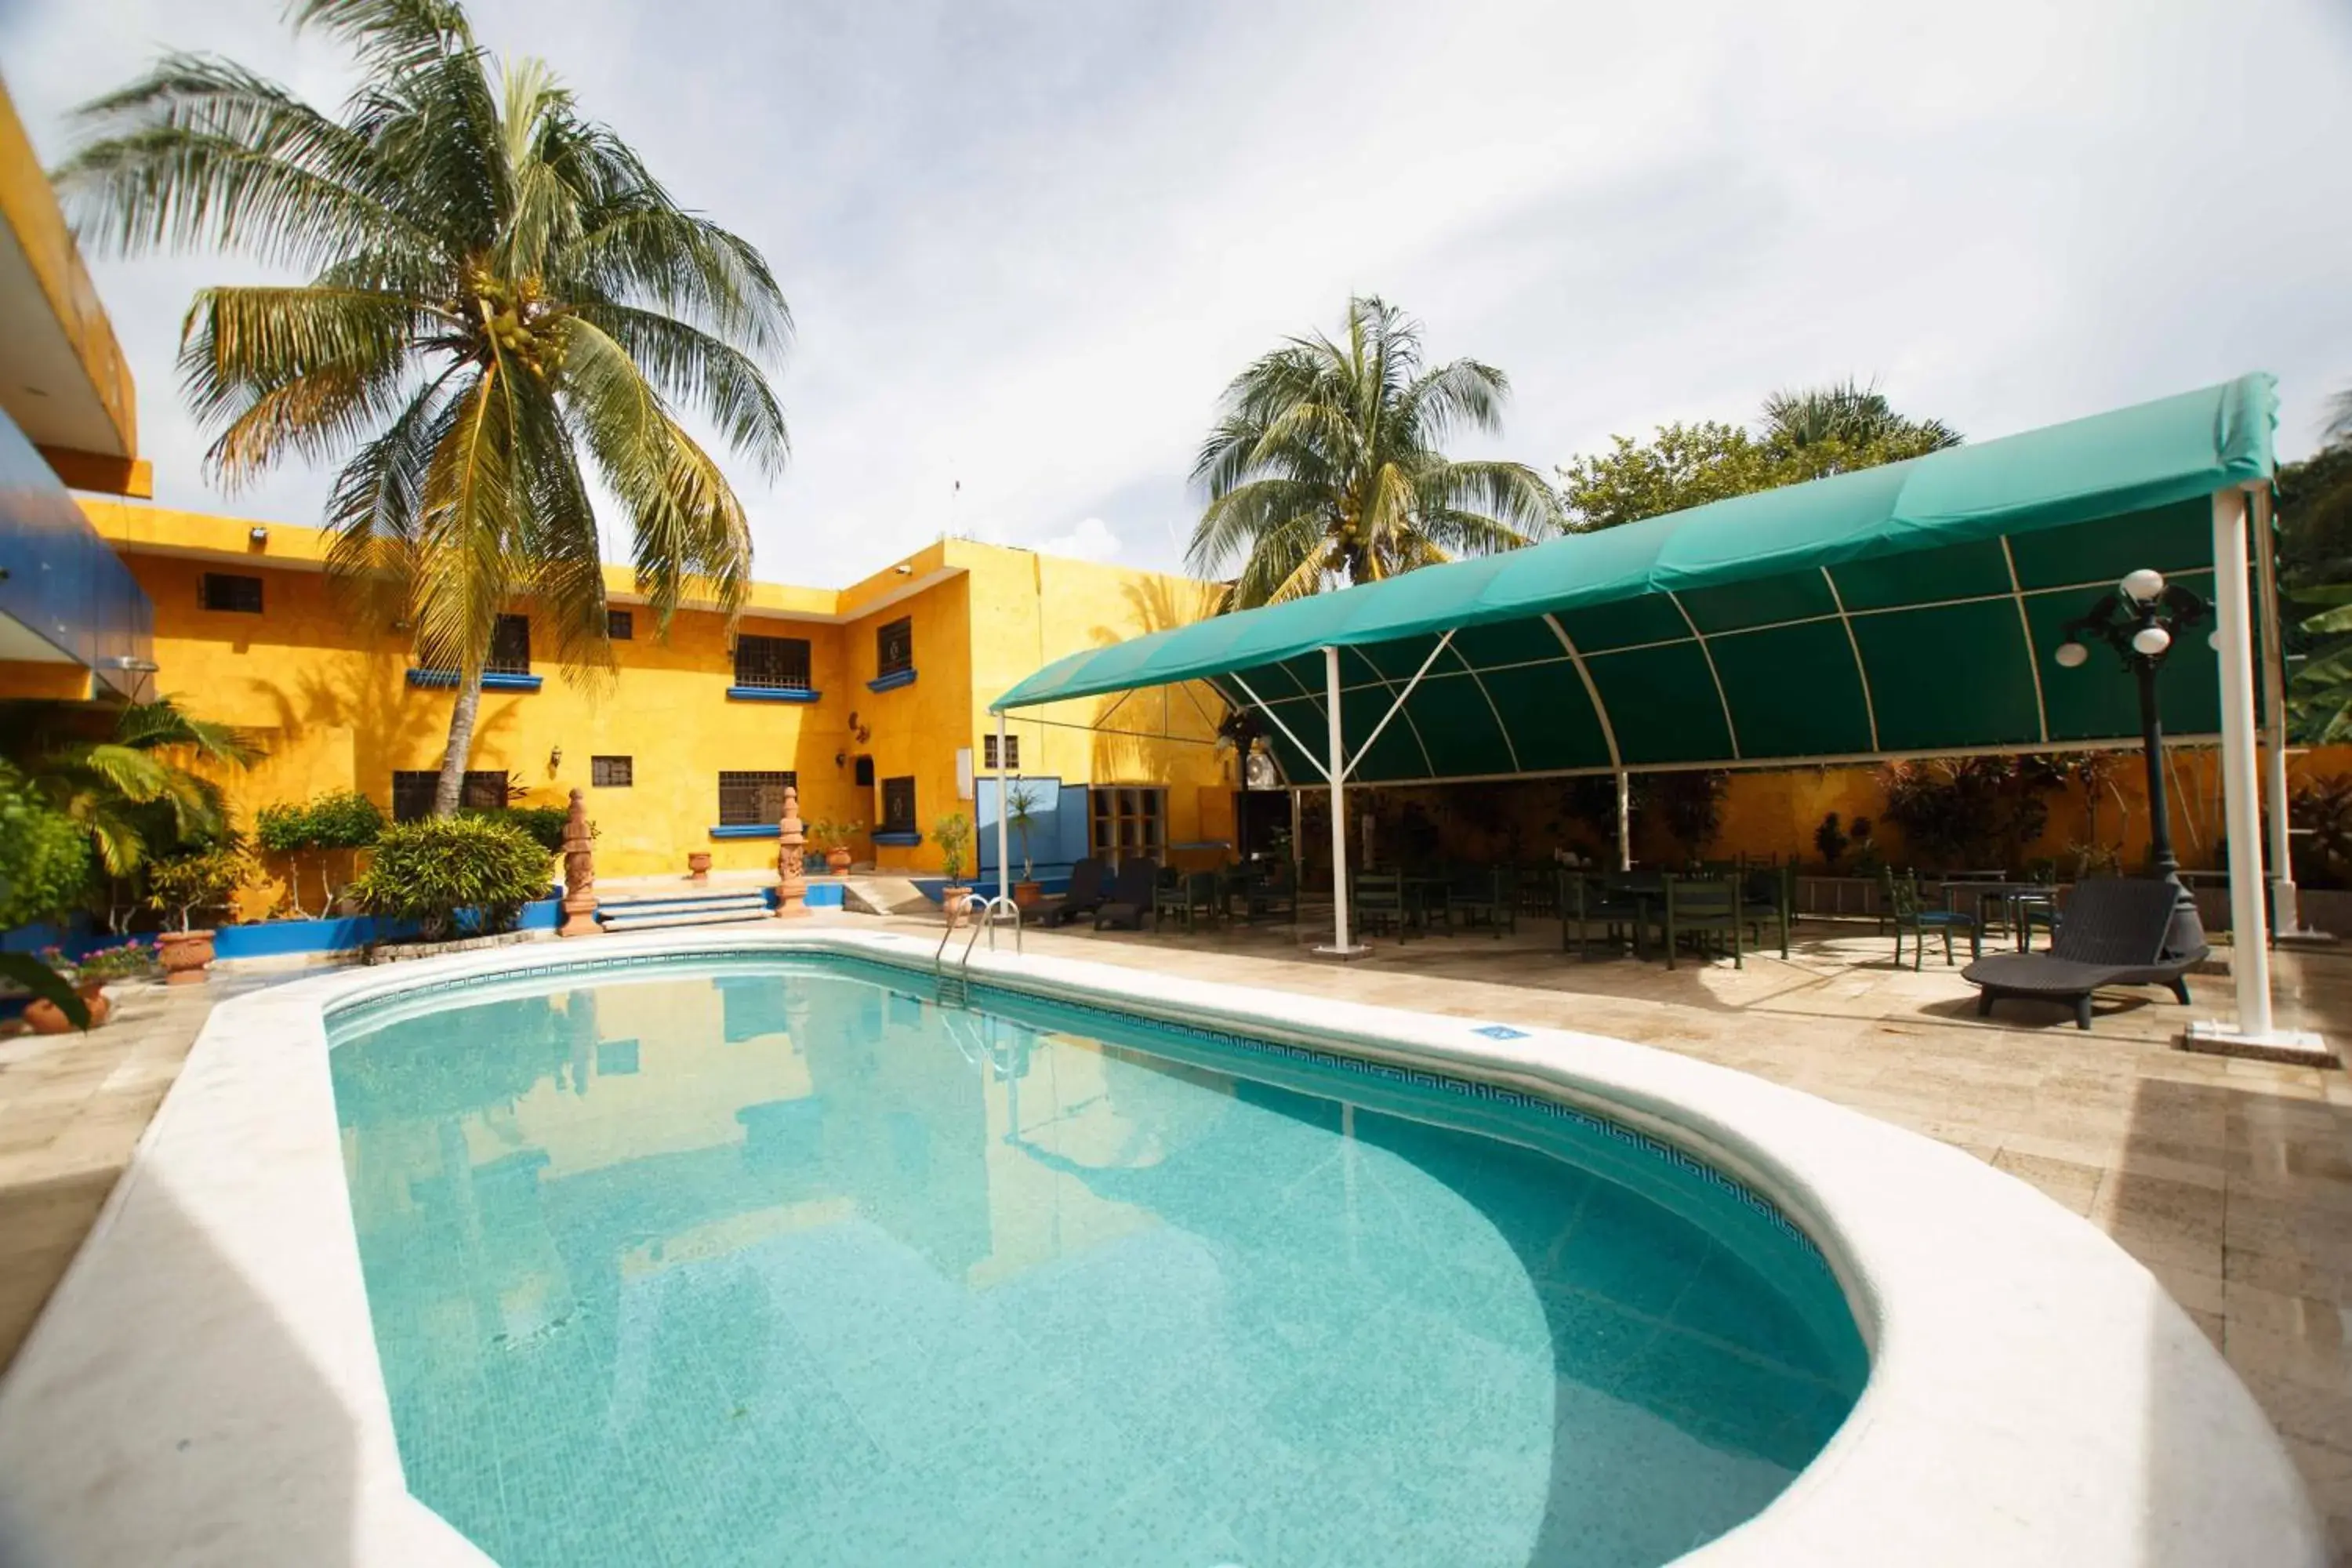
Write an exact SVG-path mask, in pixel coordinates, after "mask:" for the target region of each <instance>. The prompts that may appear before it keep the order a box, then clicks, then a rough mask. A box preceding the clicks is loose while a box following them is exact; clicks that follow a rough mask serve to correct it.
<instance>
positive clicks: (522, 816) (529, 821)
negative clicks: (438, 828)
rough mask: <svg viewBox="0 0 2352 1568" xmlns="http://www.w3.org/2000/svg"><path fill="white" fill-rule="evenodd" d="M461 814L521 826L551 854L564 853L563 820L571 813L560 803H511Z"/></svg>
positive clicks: (484, 820) (479, 819)
mask: <svg viewBox="0 0 2352 1568" xmlns="http://www.w3.org/2000/svg"><path fill="white" fill-rule="evenodd" d="M457 815H458V816H469V817H473V818H475V819H476V820H478V821H482V822H505V823H510V824H512V825H513V826H517V827H520V828H521V829H522V830H523V831H524V832H525V833H528V834H530V836H531V837H532V838H534V839H536V840H537V841H538V843H539V847H541V848H542V849H544V850H546V851H547V852H548V853H549V854H550V855H561V854H562V853H563V821H564V818H565V817H566V816H569V815H570V814H569V813H568V812H566V811H565V810H564V809H563V807H562V806H560V805H509V806H502V807H500V808H499V810H497V811H461V812H459V813H458V814H457Z"/></svg>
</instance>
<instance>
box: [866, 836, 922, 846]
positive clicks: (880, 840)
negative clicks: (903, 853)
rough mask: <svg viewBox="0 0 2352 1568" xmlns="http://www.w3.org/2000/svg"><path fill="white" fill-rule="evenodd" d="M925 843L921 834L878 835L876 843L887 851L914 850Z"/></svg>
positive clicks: (875, 837) (875, 838) (875, 839)
mask: <svg viewBox="0 0 2352 1568" xmlns="http://www.w3.org/2000/svg"><path fill="white" fill-rule="evenodd" d="M922 841H923V836H922V835H921V834H919V833H877V834H876V835H875V836H874V842H875V843H877V844H879V845H881V846H882V847H885V848H887V849H912V848H913V847H915V846H916V845H918V844H920V843H921V842H922Z"/></svg>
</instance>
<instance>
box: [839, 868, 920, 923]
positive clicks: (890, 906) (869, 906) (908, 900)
mask: <svg viewBox="0 0 2352 1568" xmlns="http://www.w3.org/2000/svg"><path fill="white" fill-rule="evenodd" d="M841 902H842V907H843V908H845V909H846V910H849V911H850V912H851V913H853V914H860V915H906V914H920V913H922V912H923V911H924V910H937V909H938V908H939V905H937V904H935V903H933V902H931V900H929V899H927V898H925V897H923V895H922V892H921V890H920V889H918V888H917V887H916V886H915V884H914V883H913V882H912V881H911V880H909V879H907V878H905V877H848V878H845V879H843V881H842V885H841Z"/></svg>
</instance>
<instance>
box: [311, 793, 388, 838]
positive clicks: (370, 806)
mask: <svg viewBox="0 0 2352 1568" xmlns="http://www.w3.org/2000/svg"><path fill="white" fill-rule="evenodd" d="M306 814H307V815H308V816H309V817H310V848H313V849H364V848H366V847H368V846H370V845H372V844H373V843H374V842H375V841H376V840H377V839H378V838H379V837H383V807H382V806H380V805H376V803H375V802H373V801H372V800H370V799H369V798H368V797H367V796H365V795H362V794H360V793H359V791H357V790H351V789H345V790H337V791H335V792H334V793H333V794H331V795H320V797H319V798H318V799H316V800H314V801H312V802H311V803H310V805H309V806H308V807H307V808H306Z"/></svg>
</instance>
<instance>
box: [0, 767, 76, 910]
mask: <svg viewBox="0 0 2352 1568" xmlns="http://www.w3.org/2000/svg"><path fill="white" fill-rule="evenodd" d="M89 879H90V837H89V832H88V831H87V830H85V829H84V828H83V827H82V826H81V825H80V824H79V823H77V822H76V821H74V819H73V818H72V817H70V816H67V815H66V814H65V813H63V812H61V811H58V810H55V809H53V808H52V807H51V806H49V805H47V803H46V802H45V801H44V800H43V799H42V797H41V795H40V793H39V792H38V791H37V790H36V789H35V788H34V787H33V784H32V782H31V781H30V780H28V779H27V778H26V776H25V775H24V773H21V772H20V771H18V770H17V769H16V767H14V766H12V765H11V764H9V763H5V762H0V931H11V930H14V929H15V928H16V927H17V926H22V925H31V924H33V923H35V922H36V921H53V920H58V919H60V918H62V917H63V916H65V915H67V914H69V913H71V912H72V911H73V910H75V909H76V908H78V907H79V906H80V905H81V904H82V903H83V902H84V901H85V900H87V899H88V898H89Z"/></svg>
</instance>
